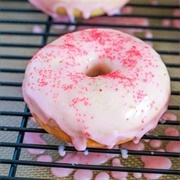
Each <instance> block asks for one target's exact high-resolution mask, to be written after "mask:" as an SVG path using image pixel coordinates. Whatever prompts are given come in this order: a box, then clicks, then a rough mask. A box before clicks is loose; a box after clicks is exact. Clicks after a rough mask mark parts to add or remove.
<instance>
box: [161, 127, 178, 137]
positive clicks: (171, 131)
mask: <svg viewBox="0 0 180 180" xmlns="http://www.w3.org/2000/svg"><path fill="white" fill-rule="evenodd" d="M164 134H165V135H166V136H179V131H178V130H177V129H176V128H172V127H169V128H166V129H165V132H164Z"/></svg>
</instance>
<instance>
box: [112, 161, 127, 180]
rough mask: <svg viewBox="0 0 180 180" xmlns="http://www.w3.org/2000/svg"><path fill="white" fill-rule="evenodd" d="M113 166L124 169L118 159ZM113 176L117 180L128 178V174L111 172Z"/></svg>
mask: <svg viewBox="0 0 180 180" xmlns="http://www.w3.org/2000/svg"><path fill="white" fill-rule="evenodd" d="M112 166H118V167H123V166H122V164H121V162H120V160H119V159H118V158H115V159H113V160H112ZM111 175H112V177H113V178H115V179H117V180H126V177H127V176H128V172H117V171H111Z"/></svg>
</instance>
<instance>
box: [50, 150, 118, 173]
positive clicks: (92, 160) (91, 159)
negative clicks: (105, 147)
mask: <svg viewBox="0 0 180 180" xmlns="http://www.w3.org/2000/svg"><path fill="white" fill-rule="evenodd" d="M116 156H117V155H113V154H102V153H101V154H100V153H89V154H88V155H84V153H83V152H77V153H75V154H73V153H69V154H67V155H66V156H64V157H63V159H61V160H59V161H57V162H58V163H72V164H86V165H88V164H89V165H101V164H103V163H105V162H107V161H108V160H110V159H112V158H114V157H116ZM73 170H74V169H68V168H51V172H52V174H53V175H55V176H57V177H66V176H68V175H70V174H71V173H72V172H73Z"/></svg>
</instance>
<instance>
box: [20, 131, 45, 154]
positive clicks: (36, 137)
mask: <svg viewBox="0 0 180 180" xmlns="http://www.w3.org/2000/svg"><path fill="white" fill-rule="evenodd" d="M23 143H25V144H42V145H46V144H47V143H46V142H45V141H44V140H43V139H42V138H41V133H29V132H26V133H25V135H24V140H23ZM26 150H27V151H28V152H29V153H30V154H43V153H44V152H45V150H44V149H30V148H27V149H26Z"/></svg>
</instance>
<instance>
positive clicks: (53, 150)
mask: <svg viewBox="0 0 180 180" xmlns="http://www.w3.org/2000/svg"><path fill="white" fill-rule="evenodd" d="M127 7H130V8H134V13H133V14H126V13H125V14H121V15H117V16H114V18H122V17H126V18H132V17H133V18H134V17H136V18H146V19H148V20H149V22H150V25H144V26H143V25H142V26H140V25H133V24H132V25H131V24H130V25H125V24H113V21H112V22H111V23H108V18H109V17H106V18H107V23H92V22H86V23H85V22H83V21H78V22H77V23H67V22H61V23H60V24H61V25H67V26H69V25H71V26H72V25H73V26H74V27H75V28H76V29H77V28H79V27H80V28H81V27H86V28H88V27H106V28H121V29H130V28H131V29H132V28H133V29H136V30H138V29H143V30H148V31H151V32H152V33H153V37H149V38H148V37H144V36H143V35H142V34H141V33H137V34H136V36H138V37H139V38H141V39H142V40H144V41H147V42H151V43H153V44H154V48H155V50H156V51H157V52H158V53H159V54H160V55H161V57H162V59H163V61H164V62H165V64H166V66H167V68H168V71H169V73H170V77H171V86H172V92H171V98H170V104H169V107H168V111H169V112H172V113H174V114H176V115H177V117H178V120H180V106H179V105H180V85H179V84H180V83H179V81H180V69H179V68H180V62H179V38H180V34H179V28H177V27H173V26H163V25H162V21H163V20H167V19H168V21H169V22H171V21H173V20H178V18H179V17H174V16H172V12H173V10H174V9H177V8H179V5H178V0H177V1H175V0H172V1H161V0H159V4H158V5H152V4H151V3H150V1H140V0H139V1H132V2H131V3H129V4H128V5H127ZM0 10H1V12H0V13H1V15H0V27H1V28H0V35H1V37H0V48H1V49H0V58H1V67H0V71H1V76H0V77H1V80H0V84H1V86H0V88H1V89H0V100H1V103H0V113H1V118H0V158H1V159H0V179H36V180H40V179H56V178H55V177H53V176H52V175H51V174H50V173H49V169H48V168H49V167H62V168H73V169H92V170H95V172H96V171H100V170H102V171H107V172H109V171H127V172H130V175H129V176H128V179H134V178H133V176H132V173H133V172H142V173H145V172H147V173H148V172H149V173H159V174H164V175H163V177H162V179H164V178H166V179H174V180H177V179H180V176H179V175H180V164H179V162H178V160H179V157H180V152H174V153H170V152H156V151H153V153H152V150H149V149H147V150H145V151H130V150H129V151H128V154H129V157H128V159H122V163H123V164H124V167H112V166H110V165H109V164H106V165H98V166H95V165H85V164H75V165H74V164H73V165H72V164H66V163H54V162H52V163H48V162H44V163H40V162H37V161H36V160H35V157H34V156H33V155H29V154H28V153H27V152H26V150H25V149H26V148H29V147H30V148H34V149H46V151H47V152H48V153H49V154H51V155H52V156H53V158H54V159H55V160H57V159H56V158H57V156H58V153H57V150H58V146H59V145H60V144H61V143H62V142H60V141H59V140H57V139H56V138H54V137H52V136H51V135H49V134H47V133H46V132H45V131H44V130H42V129H39V128H38V127H37V126H35V125H33V124H31V123H29V122H28V118H29V117H31V113H30V112H29V110H28V108H27V106H26V105H25V103H24V101H23V97H22V94H21V85H22V79H23V76H24V71H25V68H26V65H27V62H28V60H29V59H30V58H31V57H32V55H33V54H34V53H35V52H36V51H37V50H38V49H39V48H42V47H43V46H44V45H46V44H47V43H49V42H51V41H52V40H53V39H55V38H57V37H58V36H59V35H62V34H64V33H66V32H67V31H63V30H58V29H54V28H53V27H54V25H58V24H59V23H57V22H54V21H53V20H52V19H51V18H50V17H48V16H47V15H45V14H43V13H42V12H40V11H38V10H36V9H35V8H34V7H32V6H31V5H30V4H29V3H28V2H27V1H26V0H0ZM152 12H153V13H152ZM37 25H38V27H39V28H41V29H42V32H38V33H34V32H33V31H32V29H33V27H34V26H37ZM179 125H180V121H168V120H167V121H163V123H162V122H160V123H159V124H158V127H157V128H156V130H155V131H153V133H152V134H149V135H144V136H143V139H146V140H151V139H158V140H162V141H163V142H165V143H167V142H169V141H179V140H180V139H179V137H172V136H165V135H164V134H163V131H164V129H165V128H166V127H176V128H177V127H178V126H179ZM25 132H33V133H38V132H39V133H43V136H44V138H46V139H47V141H48V142H49V143H48V145H40V144H24V143H23V138H24V134H25ZM65 150H66V151H68V152H75V151H76V150H75V149H74V148H73V147H68V146H65ZM88 151H89V152H90V153H91V152H98V153H112V154H121V152H120V151H119V150H117V149H111V150H107V149H96V148H89V149H88ZM140 155H144V156H163V157H169V158H170V159H171V160H172V163H173V165H172V168H171V169H169V170H163V169H147V168H143V167H142V164H141V163H140V162H139V161H138V160H137V159H138V157H139V156H140ZM65 179H72V177H67V178H65ZM142 179H143V178H142Z"/></svg>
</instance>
